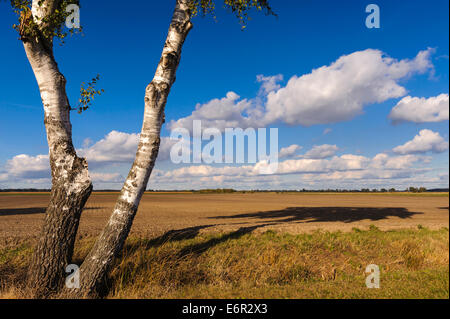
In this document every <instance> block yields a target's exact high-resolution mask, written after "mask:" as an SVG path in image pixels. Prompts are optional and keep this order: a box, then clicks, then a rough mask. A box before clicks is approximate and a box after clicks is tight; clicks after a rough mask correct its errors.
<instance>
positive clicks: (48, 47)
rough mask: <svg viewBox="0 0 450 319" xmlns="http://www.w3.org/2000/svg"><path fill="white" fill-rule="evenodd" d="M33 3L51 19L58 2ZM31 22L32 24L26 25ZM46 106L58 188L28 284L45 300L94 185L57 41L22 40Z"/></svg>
mask: <svg viewBox="0 0 450 319" xmlns="http://www.w3.org/2000/svg"><path fill="white" fill-rule="evenodd" d="M38 2H39V0H33V4H32V6H33V14H34V18H35V21H38V20H37V19H36V16H41V17H42V16H45V15H46V14H49V13H50V12H52V10H54V9H55V8H56V3H57V1H51V0H50V1H48V0H47V1H44V3H43V5H42V6H41V7H38ZM23 23H26V21H23ZM22 41H23V45H24V48H25V52H26V55H27V58H28V60H29V62H30V64H31V67H32V69H33V72H34V75H35V77H36V80H37V83H38V86H39V90H40V93H41V98H42V103H43V106H44V114H45V115H44V116H45V117H44V123H45V128H46V132H47V141H48V146H49V157H50V167H51V174H52V190H51V197H50V203H49V205H48V207H47V210H46V213H45V221H44V225H43V228H42V230H41V234H40V237H39V241H38V244H37V247H36V250H35V252H34V255H33V258H32V262H31V264H30V267H29V271H28V286H29V287H30V288H31V289H32V291H33V292H34V294H35V297H44V296H46V295H48V294H49V293H51V292H54V291H56V290H58V289H60V288H61V285H62V283H63V281H64V278H65V275H66V274H65V267H66V266H67V264H69V263H70V261H71V258H72V252H73V246H74V242H75V238H76V233H77V229H78V224H79V219H80V215H81V211H82V209H83V207H84V204H85V202H86V200H87V199H88V197H89V195H90V193H91V191H92V184H91V180H90V177H89V174H88V167H87V163H86V161H85V160H84V159H83V158H79V157H78V156H77V155H76V152H75V149H74V147H73V144H72V126H71V123H70V105H69V102H68V99H67V95H66V90H65V86H66V79H65V78H64V76H63V75H62V74H61V73H60V72H59V69H58V65H57V64H56V61H55V59H54V57H53V43H52V40H48V39H45V38H44V37H43V36H37V37H27V36H23V37H22Z"/></svg>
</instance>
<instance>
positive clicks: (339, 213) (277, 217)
mask: <svg viewBox="0 0 450 319" xmlns="http://www.w3.org/2000/svg"><path fill="white" fill-rule="evenodd" d="M417 214H423V213H420V212H410V211H408V210H407V209H406V208H402V207H288V208H286V209H282V210H272V211H263V212H256V213H246V214H238V215H231V216H215V217H208V218H211V219H235V218H254V219H263V220H273V221H276V222H281V223H289V222H291V223H292V222H294V223H295V222H297V223H300V222H302V223H316V222H343V223H353V222H357V221H361V220H364V219H369V220H372V221H377V220H382V219H387V218H389V217H398V218H402V219H406V218H411V216H413V215H417Z"/></svg>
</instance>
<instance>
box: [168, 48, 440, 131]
mask: <svg viewBox="0 0 450 319" xmlns="http://www.w3.org/2000/svg"><path fill="white" fill-rule="evenodd" d="M433 52H434V50H433V49H427V50H424V51H420V52H419V53H418V54H417V56H416V57H415V58H414V59H403V60H396V59H393V58H391V57H389V56H387V55H385V54H384V53H383V52H382V51H380V50H374V49H367V50H364V51H357V52H354V53H351V54H348V55H343V56H341V57H340V58H338V59H337V60H336V61H335V62H333V63H331V64H330V65H327V66H322V67H319V68H317V69H314V70H312V72H311V73H308V74H305V75H302V76H293V77H291V78H290V79H289V81H288V82H287V84H286V85H285V86H282V85H280V84H279V82H280V81H281V80H282V79H283V77H282V76H281V75H276V76H263V75H258V76H257V81H258V82H260V83H261V87H260V90H259V93H258V95H257V96H256V97H255V98H253V99H241V98H240V97H239V95H237V94H236V93H234V92H228V93H227V95H226V96H225V97H223V98H221V99H213V100H211V101H209V102H207V103H204V104H197V105H196V107H195V110H194V111H193V112H192V114H191V115H189V116H187V117H184V118H180V119H178V120H176V121H174V120H172V121H171V122H170V123H169V125H168V127H169V129H174V128H176V127H184V128H186V129H188V130H192V121H193V120H201V121H202V126H203V127H216V128H219V129H221V130H223V129H224V128H226V127H242V128H247V127H255V128H256V127H264V126H267V125H270V124H274V123H278V122H281V123H286V124H289V125H302V126H310V125H314V124H328V123H336V122H341V121H347V120H350V119H352V118H354V117H355V116H357V115H359V114H361V113H363V109H364V107H365V106H367V105H370V104H374V103H381V102H384V101H386V100H388V99H392V98H399V97H402V96H404V95H406V93H407V91H406V89H405V88H404V87H403V86H402V85H401V84H400V81H402V80H404V79H407V78H408V77H410V76H411V75H413V74H422V73H425V72H427V71H433V64H432V63H431V60H430V56H431V54H432V53H433ZM328 132H329V131H328Z"/></svg>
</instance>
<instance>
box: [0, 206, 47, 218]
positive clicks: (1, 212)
mask: <svg viewBox="0 0 450 319" xmlns="http://www.w3.org/2000/svg"><path fill="white" fill-rule="evenodd" d="M43 213H45V207H31V208H2V209H0V216H13V215H32V214H43Z"/></svg>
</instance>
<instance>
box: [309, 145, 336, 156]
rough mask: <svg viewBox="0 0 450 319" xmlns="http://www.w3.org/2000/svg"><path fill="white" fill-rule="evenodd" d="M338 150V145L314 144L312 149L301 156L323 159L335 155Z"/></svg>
mask: <svg viewBox="0 0 450 319" xmlns="http://www.w3.org/2000/svg"><path fill="white" fill-rule="evenodd" d="M338 150H339V148H338V147H337V146H336V145H329V144H323V145H314V146H313V148H312V149H310V150H309V151H308V152H306V154H305V155H302V156H301V157H303V158H310V159H322V158H327V157H331V156H333V155H334V154H336V152H337V151H338Z"/></svg>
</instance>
